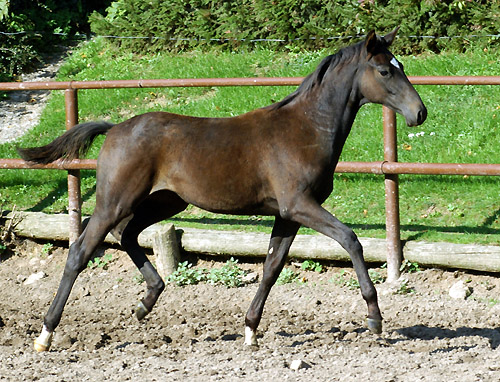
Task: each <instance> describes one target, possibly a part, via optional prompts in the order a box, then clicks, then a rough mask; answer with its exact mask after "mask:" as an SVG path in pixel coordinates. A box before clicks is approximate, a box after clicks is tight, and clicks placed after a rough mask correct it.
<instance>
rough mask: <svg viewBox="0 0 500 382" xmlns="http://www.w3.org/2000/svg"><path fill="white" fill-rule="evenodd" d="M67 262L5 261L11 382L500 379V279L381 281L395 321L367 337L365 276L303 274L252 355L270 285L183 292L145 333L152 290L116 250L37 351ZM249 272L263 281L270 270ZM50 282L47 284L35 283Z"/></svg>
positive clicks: (424, 275)
mask: <svg viewBox="0 0 500 382" xmlns="http://www.w3.org/2000/svg"><path fill="white" fill-rule="evenodd" d="M66 252H67V251H66V249H65V248H58V247H55V248H54V250H53V252H52V253H51V254H50V255H48V254H47V253H44V251H43V247H42V246H41V245H40V244H35V243H33V242H30V241H24V242H22V243H19V244H18V245H17V246H16V247H15V249H14V252H7V254H6V253H4V255H3V259H2V262H1V263H0V290H1V291H2V298H1V299H0V376H1V378H0V379H1V380H2V381H21V380H36V381H50V382H52V381H76V380H78V381H97V380H99V381H128V380H131V381H137V380H141V381H166V380H168V381H239V380H255V381H278V380H279V381H282V380H290V381H305V380H307V381H433V382H435V381H498V380H500V363H499V361H498V360H499V359H500V324H499V322H500V321H499V318H500V303H497V304H495V303H496V302H497V301H498V298H499V293H498V292H499V290H500V279H499V278H498V277H495V276H494V275H485V274H470V273H464V272H457V271H455V272H454V271H443V270H436V269H427V270H424V271H421V272H416V273H411V274H405V277H406V278H407V284H406V285H407V287H408V288H411V289H413V292H411V293H396V292H397V291H399V292H401V291H402V288H401V287H400V286H401V284H398V285H395V286H394V285H393V286H389V285H386V284H380V285H378V288H377V289H378V291H379V300H380V306H381V309H382V312H383V315H384V320H385V321H384V332H383V333H382V335H380V336H377V335H373V334H371V333H370V332H368V331H367V330H366V329H365V327H364V322H365V315H366V306H365V303H364V301H363V300H362V298H361V296H360V293H359V290H357V289H354V290H352V289H349V288H348V287H346V286H345V285H343V284H345V283H341V282H338V280H340V279H341V276H340V272H342V271H344V272H345V273H344V276H342V277H343V278H344V279H346V278H347V277H348V275H350V274H353V273H352V269H351V268H349V267H346V268H340V267H336V266H332V265H329V266H328V267H327V270H326V272H323V273H321V274H318V273H315V272H305V271H302V277H305V279H307V282H305V283H302V284H298V283H293V284H287V285H281V286H279V285H276V286H275V287H274V288H273V290H272V292H271V295H270V297H269V300H268V302H267V304H266V308H265V311H264V317H263V320H262V323H261V325H260V327H259V330H260V331H259V337H260V338H259V344H260V347H259V348H257V349H251V348H248V347H245V346H244V345H243V337H242V334H243V328H244V315H245V312H246V310H247V308H248V306H249V304H250V301H251V299H252V298H253V296H254V293H255V292H256V289H257V286H258V284H256V283H255V284H250V285H247V286H245V287H240V288H226V287H224V286H213V285H207V284H202V285H197V286H186V287H176V286H173V285H170V284H169V285H168V286H167V288H166V290H165V292H164V293H163V295H162V296H161V297H160V300H159V301H158V304H157V307H156V308H155V310H154V311H153V312H152V313H151V314H150V315H149V316H148V317H147V318H146V319H145V320H143V322H140V323H139V322H137V321H136V319H135V318H134V317H133V315H132V313H131V311H132V309H133V307H134V305H135V304H136V303H137V301H138V300H139V299H140V298H141V297H142V296H143V293H144V289H145V285H144V283H141V282H140V280H139V277H138V276H139V273H138V271H137V270H136V269H135V268H134V266H133V264H132V262H131V261H130V260H129V259H128V258H127V256H126V254H124V253H123V252H121V251H119V250H117V249H112V248H111V249H107V253H111V254H112V255H113V260H112V261H111V262H110V263H109V267H108V268H107V269H102V268H94V269H87V270H86V271H85V272H83V273H82V275H81V276H80V277H79V279H78V280H77V283H76V286H75V288H74V289H73V293H72V295H71V296H70V301H69V302H68V304H67V306H66V310H65V312H64V315H63V319H62V321H61V325H60V326H59V328H58V330H57V331H56V335H55V338H54V341H53V345H52V348H51V350H50V351H49V352H46V353H36V352H35V351H34V350H33V347H32V343H33V340H34V338H35V337H36V336H37V335H38V334H39V331H40V329H41V325H42V318H43V315H44V314H45V312H46V310H47V308H48V305H49V304H50V302H51V300H52V298H53V296H54V293H55V291H56V288H57V285H58V283H59V279H60V276H61V273H62V268H63V266H64V260H65V257H66ZM198 265H202V266H204V267H210V266H212V265H213V263H212V262H210V261H208V260H200V264H198ZM216 265H217V266H221V264H220V263H219V264H216ZM241 266H242V267H243V268H245V269H248V270H252V271H256V272H258V273H261V271H262V265H261V264H260V263H258V264H249V263H247V264H245V263H242V264H241ZM288 266H289V267H292V268H293V265H288ZM378 271H379V272H380V273H381V274H383V273H384V270H383V269H378ZM37 272H44V274H45V277H44V278H42V279H41V280H39V281H38V282H35V283H34V284H29V285H25V284H26V280H27V278H28V277H29V276H30V275H31V274H33V273H37ZM332 280H337V282H332ZM460 280H462V281H464V282H465V283H466V285H467V286H469V287H470V288H471V289H472V294H471V295H470V296H469V297H468V298H467V299H465V300H457V299H453V298H451V297H450V296H449V294H448V292H449V289H450V287H451V285H453V284H454V283H456V282H457V281H460ZM294 360H300V361H302V367H301V368H300V369H299V370H293V369H292V368H291V365H292V363H293V361H294Z"/></svg>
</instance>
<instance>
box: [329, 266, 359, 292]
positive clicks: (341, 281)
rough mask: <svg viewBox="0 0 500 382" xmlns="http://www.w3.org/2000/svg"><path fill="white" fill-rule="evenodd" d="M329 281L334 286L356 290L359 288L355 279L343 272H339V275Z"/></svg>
mask: <svg viewBox="0 0 500 382" xmlns="http://www.w3.org/2000/svg"><path fill="white" fill-rule="evenodd" d="M330 281H331V282H332V283H334V284H335V285H339V286H341V287H344V288H349V289H357V288H359V282H358V280H357V279H356V278H354V277H352V276H351V275H349V274H347V272H346V271H345V270H343V269H342V270H341V271H340V272H339V274H337V275H335V276H333V277H332V278H331V279H330Z"/></svg>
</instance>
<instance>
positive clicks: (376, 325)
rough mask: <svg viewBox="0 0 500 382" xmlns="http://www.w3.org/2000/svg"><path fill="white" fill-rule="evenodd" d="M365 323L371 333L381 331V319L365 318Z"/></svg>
mask: <svg viewBox="0 0 500 382" xmlns="http://www.w3.org/2000/svg"><path fill="white" fill-rule="evenodd" d="M366 324H367V326H368V329H370V331H371V332H372V333H375V334H380V333H382V320H377V319H375V318H367V319H366Z"/></svg>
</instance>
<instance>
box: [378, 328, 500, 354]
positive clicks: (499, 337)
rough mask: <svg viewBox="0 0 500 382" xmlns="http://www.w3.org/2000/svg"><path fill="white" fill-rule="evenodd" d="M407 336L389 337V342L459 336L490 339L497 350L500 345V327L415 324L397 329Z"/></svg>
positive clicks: (492, 347)
mask: <svg viewBox="0 0 500 382" xmlns="http://www.w3.org/2000/svg"><path fill="white" fill-rule="evenodd" d="M396 332H397V333H399V334H401V335H402V336H404V337H406V338H398V339H388V340H387V342H388V343H391V344H396V343H398V342H402V341H407V340H413V339H418V340H424V341H432V340H434V339H440V340H442V339H453V338H458V337H483V338H486V339H488V341H489V343H490V346H491V349H492V350H495V349H496V348H498V347H499V346H500V327H497V328H492V329H490V328H469V327H460V328H457V329H447V328H439V327H428V326H425V325H415V326H410V327H407V328H401V329H397V330H396ZM453 349H454V348H447V349H439V351H451V350H453Z"/></svg>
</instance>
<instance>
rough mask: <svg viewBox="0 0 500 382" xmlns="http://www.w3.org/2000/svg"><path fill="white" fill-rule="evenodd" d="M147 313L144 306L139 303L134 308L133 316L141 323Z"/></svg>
mask: <svg viewBox="0 0 500 382" xmlns="http://www.w3.org/2000/svg"><path fill="white" fill-rule="evenodd" d="M148 313H149V310H148V309H147V308H146V307H145V306H144V303H143V302H142V301H139V303H138V304H137V307H136V308H135V316H136V317H137V319H138V320H139V321H141V320H142V319H143V318H144V317H146V316H147V315H148Z"/></svg>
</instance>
